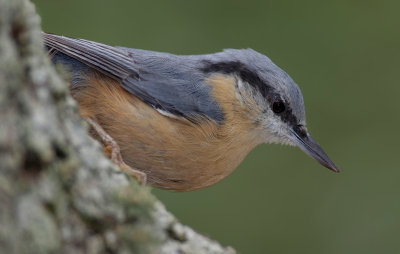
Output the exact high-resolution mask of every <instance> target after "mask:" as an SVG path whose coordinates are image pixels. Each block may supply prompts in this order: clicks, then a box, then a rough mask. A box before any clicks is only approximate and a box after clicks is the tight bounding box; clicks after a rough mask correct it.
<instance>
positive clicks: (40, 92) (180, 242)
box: [0, 0, 235, 254]
mask: <svg viewBox="0 0 400 254" xmlns="http://www.w3.org/2000/svg"><path fill="white" fill-rule="evenodd" d="M0 252H1V253H78V254H79V253H235V251H234V250H233V249H232V248H230V247H221V246H220V245H219V244H218V243H217V242H215V241H212V240H210V239H208V238H206V237H204V236H201V235H199V234H197V233H196V232H194V231H193V230H192V229H190V228H189V227H187V226H184V225H182V224H180V223H179V222H177V220H176V219H175V218H174V216H173V215H171V214H170V213H168V212H167V211H166V210H165V208H164V206H163V205H162V204H161V203H160V201H158V200H157V199H156V198H155V197H154V196H152V195H151V194H150V189H149V188H148V187H141V186H139V185H138V184H137V183H136V181H135V180H134V179H130V178H129V177H127V176H126V175H125V174H123V173H121V172H120V170H119V169H118V167H117V166H115V165H113V164H112V163H111V162H110V161H109V160H108V159H107V158H105V157H104V156H103V154H102V151H101V147H100V145H99V144H98V143H97V142H96V141H94V140H92V139H91V138H90V137H89V136H88V132H87V125H86V124H85V123H84V122H83V121H82V120H81V119H80V118H79V116H78V110H77V107H76V104H75V102H74V101H73V100H72V99H71V97H70V96H69V93H68V89H67V84H66V83H65V82H64V81H63V79H61V78H60V77H59V75H58V74H57V72H56V71H55V69H54V67H53V66H52V65H51V63H50V62H49V60H48V58H47V56H46V54H45V52H44V50H43V44H42V39H41V34H40V21H39V17H38V16H37V14H36V13H35V10H34V7H33V5H32V3H30V2H29V1H27V0H0Z"/></svg>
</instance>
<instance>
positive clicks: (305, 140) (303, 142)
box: [292, 128, 339, 172]
mask: <svg viewBox="0 0 400 254" xmlns="http://www.w3.org/2000/svg"><path fill="white" fill-rule="evenodd" d="M292 133H293V136H294V137H293V141H294V142H295V143H296V145H297V146H298V147H299V148H300V149H301V150H302V151H303V152H305V153H306V154H307V155H309V156H310V157H312V158H314V159H315V160H316V161H318V162H319V163H320V164H321V165H322V166H324V167H326V168H328V169H330V170H332V171H334V172H339V169H338V168H337V167H336V166H335V164H334V163H333V162H332V160H331V159H330V158H329V157H328V155H327V154H326V153H325V152H324V150H323V149H322V148H321V146H320V145H319V144H318V143H317V142H315V141H314V139H312V138H311V136H310V134H309V133H308V132H307V131H305V130H303V129H300V128H295V130H294V131H292Z"/></svg>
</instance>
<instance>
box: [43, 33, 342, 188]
mask: <svg viewBox="0 0 400 254" xmlns="http://www.w3.org/2000/svg"><path fill="white" fill-rule="evenodd" d="M42 36H43V40H44V45H45V49H46V50H47V53H48V55H49V56H50V58H51V60H52V61H53V62H54V63H55V64H59V65H62V66H63V67H64V68H65V69H66V70H67V73H69V90H70V91H71V95H72V97H73V98H74V99H75V100H76V101H77V104H78V108H79V112H80V115H81V116H82V118H84V119H86V120H87V121H88V123H89V125H90V126H91V128H90V129H91V130H90V133H91V135H92V136H93V137H94V138H95V139H97V140H99V141H100V142H101V143H103V145H104V151H105V152H106V154H107V155H108V156H109V157H110V158H111V160H112V161H113V162H115V163H117V164H118V165H119V166H120V168H121V169H123V171H124V172H126V173H127V174H130V175H132V176H134V177H136V178H137V179H138V180H139V181H141V182H142V183H143V182H147V183H148V184H150V185H152V186H154V187H157V188H161V189H167V190H172V191H177V192H183V191H192V190H197V189H202V188H205V187H207V186H210V185H212V184H214V183H216V182H218V181H220V180H221V179H223V178H225V177H226V176H228V175H229V174H230V173H231V172H232V171H233V170H234V169H235V168H237V166H238V165H239V164H240V163H241V162H242V160H243V159H244V158H245V157H246V155H247V154H248V153H249V152H250V151H251V150H252V149H253V148H255V147H256V146H258V145H260V144H263V143H267V144H269V143H279V144H286V145H291V146H297V147H299V148H300V149H301V150H302V151H304V152H305V153H306V154H307V155H309V156H311V157H312V158H314V159H315V160H316V161H318V162H319V163H320V164H321V165H323V166H325V167H326V168H328V169H330V170H332V171H334V172H339V170H338V168H337V167H336V166H335V164H334V163H333V162H332V160H331V159H330V158H329V157H328V155H327V154H326V153H325V152H324V150H323V149H322V148H321V146H320V145H319V144H318V143H317V142H316V141H314V140H313V138H312V137H311V136H310V134H309V132H308V130H307V127H306V117H305V108H304V101H303V96H302V93H301V91H300V88H299V87H298V85H297V84H296V83H295V82H294V81H293V79H292V78H291V77H290V76H289V75H288V74H287V73H286V72H285V71H283V70H282V69H281V68H279V67H278V66H277V65H276V64H274V63H273V62H272V60H270V59H269V58H268V57H267V56H265V55H263V54H261V53H258V52H257V51H255V50H253V49H225V50H223V51H221V52H218V53H213V54H199V55H175V54H170V53H162V52H155V51H149V50H142V49H133V48H126V47H117V46H109V45H106V44H103V43H98V42H94V41H89V40H84V39H74V38H69V37H65V36H60V35H55V34H50V33H44V32H43V33H42Z"/></svg>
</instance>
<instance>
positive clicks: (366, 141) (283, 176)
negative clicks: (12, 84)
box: [33, 0, 400, 254]
mask: <svg viewBox="0 0 400 254" xmlns="http://www.w3.org/2000/svg"><path fill="white" fill-rule="evenodd" d="M33 2H34V3H35V4H36V6H37V9H38V12H39V14H40V15H41V16H42V22H43V29H44V31H46V32H52V33H56V34H61V35H66V36H71V37H80V38H85V39H90V40H94V41H99V42H104V43H107V44H110V45H119V46H127V47H133V48H142V49H150V50H156V51H166V52H171V53H177V54H199V53H211V52H216V51H220V50H221V49H223V48H247V47H250V48H253V49H255V50H257V51H259V52H261V53H264V54H266V55H268V56H269V57H270V58H271V59H272V60H273V61H274V62H275V63H277V64H278V65H279V66H280V67H282V68H283V69H284V70H286V71H287V72H288V73H289V74H290V75H291V76H292V78H293V79H294V80H295V81H296V82H297V83H298V84H299V86H300V87H301V89H302V92H303V95H304V98H305V102H306V111H307V119H308V128H309V130H310V131H311V133H312V134H313V136H314V138H315V139H316V140H317V141H318V142H319V143H320V144H322V146H323V147H324V148H325V150H326V151H327V153H328V154H329V155H330V156H331V158H332V159H333V160H334V162H335V163H336V164H337V165H338V166H339V168H340V169H341V171H342V172H341V173H340V174H334V173H332V172H330V171H328V170H327V169H325V168H323V167H322V166H320V165H319V164H317V163H316V162H315V161H313V160H312V159H310V158H309V157H307V156H306V155H305V154H303V153H302V152H301V151H300V150H299V149H297V148H289V147H283V146H278V145H262V146H259V147H258V148H256V149H255V150H254V151H253V152H252V153H251V154H250V155H249V156H248V157H247V158H246V159H245V161H244V162H243V163H242V164H241V166H240V167H239V168H238V169H237V170H236V171H235V172H234V173H233V174H232V175H230V176H229V177H228V178H227V179H225V180H223V181H222V182H220V183H218V184H216V185H214V186H212V187H210V188H207V189H204V190H200V191H196V192H189V193H171V192H167V191H159V190H154V192H155V194H156V195H157V196H158V197H159V198H160V199H161V200H162V201H163V202H164V203H165V204H166V205H167V207H168V209H169V210H170V211H172V212H173V213H174V214H175V215H176V216H177V217H178V218H179V219H180V220H181V221H182V222H184V223H186V224H189V225H190V226H192V227H193V228H194V229H196V230H198V231H199V232H201V233H204V234H206V235H209V236H210V237H212V238H214V239H217V240H219V241H220V242H221V243H223V244H225V245H232V246H234V247H235V248H236V249H237V250H239V252H241V253H308V254H310V253H324V254H329V253H332V254H333V253H341V254H345V253H352V254H354V253H364V254H368V253H400V244H399V236H400V218H399V216H400V201H399V194H400V184H399V183H398V181H399V179H400V170H399V169H400V166H399V162H398V161H397V159H396V157H397V156H398V155H396V153H397V152H398V151H399V149H398V143H399V141H400V140H399V137H400V135H399V130H400V119H399V113H398V112H397V111H396V110H400V100H399V93H400V86H399V84H398V83H399V81H398V80H399V78H398V73H399V63H398V61H399V59H400V33H399V26H400V16H399V14H398V13H399V9H400V2H399V1H395V0H392V1H391V0H383V1H345V0H340V1H317V0H314V1H226V0H224V1H212V0H207V1H205V0H203V1H184V0H170V1H162V0H154V1H128V0H124V1H106V0H96V1H95V0H86V1H78V0H73V1H72V0H69V1H61V0H52V1H50V0H34V1H33ZM396 151H397V152H396Z"/></svg>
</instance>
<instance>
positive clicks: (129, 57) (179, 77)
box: [43, 34, 223, 121]
mask: <svg viewBox="0 0 400 254" xmlns="http://www.w3.org/2000/svg"><path fill="white" fill-rule="evenodd" d="M43 37H44V41H45V45H46V46H47V47H48V48H49V49H50V50H56V51H57V52H61V53H62V54H64V55H66V56H67V57H71V58H73V59H75V60H77V61H79V62H81V63H84V64H85V65H87V66H89V67H91V68H93V69H95V70H97V71H99V72H101V73H103V74H105V75H107V76H109V77H111V78H113V79H115V80H117V81H118V82H119V83H120V84H121V86H122V87H123V88H124V89H125V90H126V91H128V92H130V93H131V94H133V95H135V96H136V97H138V98H139V99H140V100H142V101H143V102H145V103H147V104H148V105H150V106H152V107H154V108H156V109H160V110H162V111H165V112H168V113H171V114H174V115H177V116H182V117H186V118H189V119H193V118H196V117H197V116H205V117H208V118H211V119H214V120H216V121H221V120H222V119H223V114H222V112H221V110H220V108H219V106H218V103H217V102H215V101H214V100H213V98H212V96H211V94H210V89H211V88H210V87H209V86H208V85H206V84H205V83H204V76H203V75H202V74H201V73H200V72H198V71H197V70H196V69H193V68H194V67H195V65H193V59H192V60H191V61H189V59H188V61H187V62H185V57H180V56H176V55H170V54H164V53H157V52H151V51H143V50H134V49H131V50H128V49H126V48H120V47H112V46H108V45H105V44H102V43H97V42H92V41H87V40H82V39H72V38H68V37H63V36H57V35H52V34H43Z"/></svg>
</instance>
